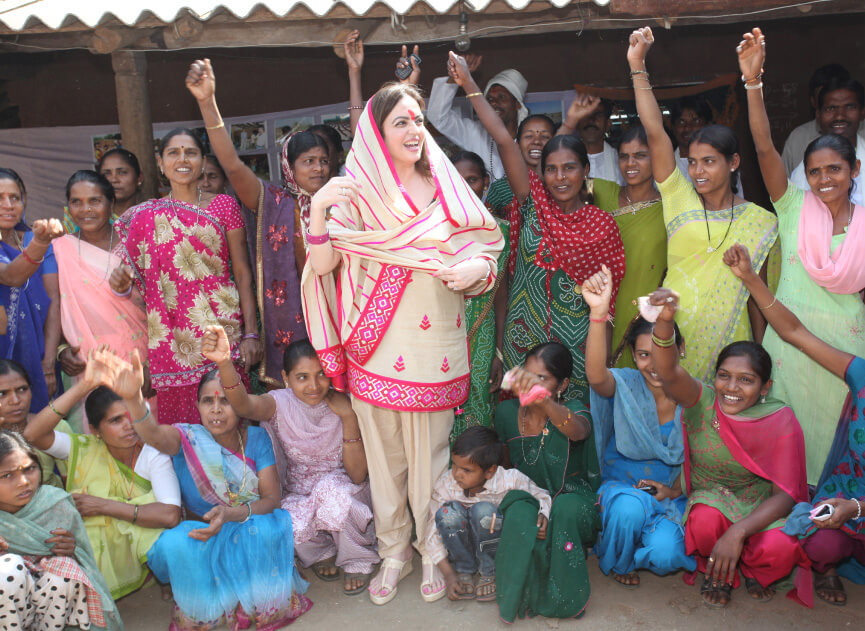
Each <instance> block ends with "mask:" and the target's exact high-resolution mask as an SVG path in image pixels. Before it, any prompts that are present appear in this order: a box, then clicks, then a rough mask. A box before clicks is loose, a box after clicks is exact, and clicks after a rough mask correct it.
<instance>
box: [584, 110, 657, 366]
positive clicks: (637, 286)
mask: <svg viewBox="0 0 865 631" xmlns="http://www.w3.org/2000/svg"><path fill="white" fill-rule="evenodd" d="M619 169H620V170H621V172H622V177H623V178H624V179H625V182H626V183H627V184H626V185H625V186H620V185H619V184H617V183H616V182H609V181H607V180H597V179H596V180H594V186H593V189H594V195H595V205H596V206H597V207H598V208H600V209H601V210H605V211H607V212H608V213H610V216H611V217H612V218H613V219H615V220H616V225H618V226H619V234H621V235H622V244H623V245H624V246H625V277H624V278H623V279H622V284H621V285H619V295H618V296H617V297H616V321H615V323H614V325H613V344H612V348H613V362H614V365H615V366H616V367H617V368H636V367H637V365H636V364H635V363H634V356H633V354H632V353H629V352H622V351H623V350H625V343H624V336H625V332H626V331H627V330H628V326H629V325H630V324H631V322H632V321H633V320H634V318H636V317H637V314H638V310H637V304H636V300H637V298H638V297H640V296H645V295H648V294H649V293H651V292H653V291H654V290H655V289H656V288H657V287H658V285H660V283H661V279H662V278H663V277H664V272H665V271H666V270H667V230H666V228H665V226H664V205H663V204H662V203H661V195H660V194H659V193H658V191H657V189H656V188H655V186H654V181H653V179H652V157H651V154H650V153H649V141H648V139H647V138H646V130H645V129H643V127H642V125H633V126H631V127H629V128H628V129H627V130H626V131H625V133H624V134H622V140H621V143H620V144H619Z"/></svg>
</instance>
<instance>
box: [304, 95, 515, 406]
mask: <svg viewBox="0 0 865 631" xmlns="http://www.w3.org/2000/svg"><path fill="white" fill-rule="evenodd" d="M370 102H371V101H370ZM424 151H426V154H427V156H428V158H429V163H430V166H431V170H432V174H433V179H434V181H435V186H436V196H435V199H434V200H433V201H432V202H431V203H430V204H429V206H427V207H425V208H419V207H418V206H417V205H415V203H414V202H413V201H412V200H411V199H410V198H409V196H408V194H407V193H406V191H405V189H404V188H403V186H402V184H401V183H400V181H399V178H398V176H397V174H396V171H395V169H394V165H393V163H392V161H391V158H390V155H389V154H388V152H387V149H386V147H385V144H384V140H383V138H382V136H381V133H380V131H379V129H378V127H377V125H376V123H375V120H374V119H373V117H372V112H371V110H370V107H369V103H367V106H366V108H365V109H364V111H363V114H362V115H361V118H360V122H359V124H358V127H357V131H356V133H355V137H354V142H353V143H352V147H351V151H350V152H349V155H348V159H347V160H346V165H345V166H346V174H347V175H348V176H350V177H353V178H354V179H355V180H356V181H357V182H358V183H359V184H360V189H361V190H360V195H359V198H358V202H357V203H355V204H352V205H351V207H350V208H348V209H343V208H338V207H333V209H332V215H331V217H330V219H329V221H328V229H329V231H330V236H331V243H332V244H333V247H334V249H335V250H336V251H337V252H339V253H340V254H341V255H342V265H341V266H340V268H339V277H338V281H334V278H333V275H332V274H326V275H324V276H317V275H316V274H315V273H314V272H313V270H312V268H311V266H310V265H307V266H306V268H305V269H304V272H303V277H302V280H301V293H302V300H303V312H304V317H305V319H306V324H307V329H308V331H309V337H310V341H311V342H312V344H313V346H315V348H316V350H317V351H318V354H319V358H320V359H321V362H322V366H323V367H324V370H325V373H326V374H327V375H328V376H329V377H331V378H333V379H334V386H335V387H337V388H339V389H341V390H345V389H346V387H347V384H346V381H345V378H344V375H345V372H346V369H347V358H346V351H348V353H349V358H348V359H349V360H350V361H351V362H352V363H354V364H355V365H362V364H365V363H366V360H367V359H369V357H371V356H372V354H373V353H374V352H375V348H376V346H377V344H378V342H379V341H380V340H381V338H382V337H383V336H384V334H385V332H386V330H387V327H388V326H389V324H390V322H391V319H392V318H393V315H394V313H396V307H397V306H398V304H399V299H400V297H401V296H402V292H403V290H404V289H405V286H406V285H407V284H408V282H410V279H411V275H412V273H415V272H420V273H424V274H429V273H432V272H435V271H437V270H440V269H443V268H446V267H451V266H453V265H455V264H457V263H460V262H462V261H465V260H468V259H470V258H483V259H485V260H487V261H488V262H489V264H490V266H491V268H492V270H493V273H492V274H490V276H489V278H487V279H486V280H485V281H483V282H482V283H479V285H478V286H477V287H472V288H471V290H472V293H474V294H480V293H483V292H484V291H487V290H488V289H489V288H491V287H492V286H493V284H494V282H495V277H496V259H497V257H498V255H499V253H500V252H501V250H502V247H503V244H504V240H503V237H502V234H501V231H500V230H499V228H498V225H497V224H496V222H495V220H494V219H493V218H492V216H491V215H490V214H489V212H488V211H487V210H486V208H485V207H484V206H483V204H482V203H481V201H480V200H479V199H478V198H477V196H476V195H475V194H474V193H473V192H472V191H471V190H470V189H469V187H468V185H467V184H466V183H465V180H463V178H462V177H461V176H460V174H459V172H458V171H457V170H456V168H455V167H454V166H453V164H451V162H450V160H449V159H448V158H447V156H446V155H445V154H444V153H443V152H442V150H441V148H440V147H439V146H438V145H437V144H436V142H435V141H434V140H433V139H432V137H431V136H430V135H429V134H427V135H426V137H425V141H424ZM411 342H412V340H406V343H407V344H410V343H411ZM462 352H466V351H465V349H463V351H462Z"/></svg>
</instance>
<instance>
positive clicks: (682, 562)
mask: <svg viewBox="0 0 865 631" xmlns="http://www.w3.org/2000/svg"><path fill="white" fill-rule="evenodd" d="M582 292H583V299H584V300H585V301H586V303H587V304H588V305H589V308H590V309H591V317H590V325H589V335H588V337H587V338H586V377H587V378H588V381H589V385H590V386H591V390H590V393H589V394H590V397H591V409H592V417H593V418H594V420H595V444H596V446H597V449H598V462H599V463H600V465H601V481H602V482H601V488H600V489H598V495H599V503H600V507H601V520H602V522H603V530H602V531H601V534H600V536H599V538H598V543H597V544H596V545H595V552H596V553H597V555H598V557H599V560H600V568H601V571H602V572H603V573H604V574H608V575H610V576H611V577H612V578H613V579H614V580H615V581H617V582H618V583H619V584H620V585H622V586H623V587H629V588H634V587H637V586H638V585H639V584H640V577H639V575H638V574H637V572H636V570H637V569H647V570H651V571H652V572H654V573H655V574H661V575H663V574H669V573H670V572H675V571H676V570H679V569H685V570H688V571H694V570H695V569H696V567H697V564H696V561H695V560H694V558H693V557H690V556H688V555H687V554H685V530H684V528H683V526H682V515H683V514H684V509H685V505H686V502H687V500H686V498H685V496H684V494H683V493H682V484H681V479H680V472H681V465H682V462H683V461H684V459H685V444H684V435H683V433H682V408H681V406H679V405H676V402H675V401H673V400H672V399H670V398H669V397H667V395H666V394H665V393H664V390H663V387H662V384H661V382H660V380H659V379H658V375H657V373H656V372H655V369H654V365H653V362H652V326H653V325H652V323H650V322H648V321H646V320H644V319H643V318H642V317H638V318H637V319H636V320H635V321H634V322H633V323H632V325H631V326H630V327H629V328H628V330H627V331H626V332H625V335H624V340H625V342H626V343H627V345H628V346H630V348H631V352H632V353H633V357H634V363H635V364H636V366H637V368H636V370H634V369H633V368H613V369H609V368H607V324H606V323H607V319H608V315H609V310H610V296H611V292H612V282H611V277H610V275H609V270H607V268H606V266H602V271H600V272H598V273H597V274H595V275H594V276H592V277H591V278H589V279H588V280H587V281H586V282H585V283H583V289H582ZM676 345H677V346H678V347H679V348H680V349H681V348H682V336H681V334H680V333H679V330H678V328H677V329H676Z"/></svg>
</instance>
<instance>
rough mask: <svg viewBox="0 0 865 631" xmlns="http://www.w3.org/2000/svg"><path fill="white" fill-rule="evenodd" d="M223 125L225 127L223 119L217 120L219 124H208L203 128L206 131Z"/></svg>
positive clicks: (220, 127)
mask: <svg viewBox="0 0 865 631" xmlns="http://www.w3.org/2000/svg"><path fill="white" fill-rule="evenodd" d="M223 127H225V121H223V120H221V121H219V125H210V126H208V127H205V129H206V130H207V131H213V130H214V129H222V128H223Z"/></svg>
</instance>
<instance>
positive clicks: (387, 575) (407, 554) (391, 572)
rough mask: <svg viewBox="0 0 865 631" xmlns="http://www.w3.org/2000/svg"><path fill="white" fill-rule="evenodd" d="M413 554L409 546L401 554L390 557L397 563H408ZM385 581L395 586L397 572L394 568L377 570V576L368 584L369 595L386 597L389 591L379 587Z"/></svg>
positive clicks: (397, 577)
mask: <svg viewBox="0 0 865 631" xmlns="http://www.w3.org/2000/svg"><path fill="white" fill-rule="evenodd" d="M413 554H414V552H413V551H412V549H411V546H409V547H408V548H406V549H405V550H403V551H402V552H398V553H397V554H394V555H392V558H394V559H396V560H398V561H408V560H409V559H411V558H412V555H413ZM385 579H387V584H388V585H393V586H396V584H397V582H398V580H399V570H397V569H396V568H387V569H385V568H381V569H379V571H378V574H376V575H375V578H373V579H372V580H371V581H370V583H369V591H370V593H371V594H374V595H377V596H387V595H388V594H389V593H390V590H388V589H382V587H381V586H382V584H383V583H384V582H385Z"/></svg>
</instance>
